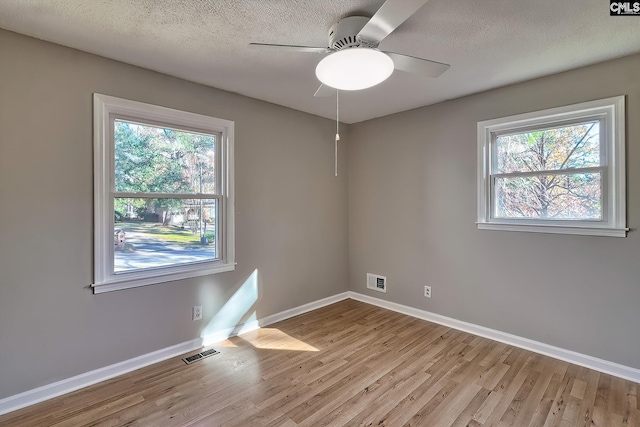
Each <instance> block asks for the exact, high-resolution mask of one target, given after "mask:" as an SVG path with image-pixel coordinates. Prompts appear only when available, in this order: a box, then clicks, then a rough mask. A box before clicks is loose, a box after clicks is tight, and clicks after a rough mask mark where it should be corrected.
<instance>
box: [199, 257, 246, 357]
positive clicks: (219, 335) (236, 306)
mask: <svg viewBox="0 0 640 427" xmlns="http://www.w3.org/2000/svg"><path fill="white" fill-rule="evenodd" d="M257 300H258V270H257V269H255V270H253V273H251V275H250V276H249V277H248V278H247V280H245V281H244V283H243V284H242V285H241V286H240V288H238V290H237V291H236V292H235V293H234V294H233V296H232V297H231V298H229V300H228V301H227V302H226V303H225V304H224V305H223V306H222V307H221V308H220V310H218V312H217V313H216V314H215V315H214V316H213V318H212V319H211V321H210V322H209V323H208V324H207V326H205V327H204V328H203V329H202V332H201V333H200V336H201V337H202V341H203V345H204V346H207V345H210V344H212V343H215V342H218V341H223V340H226V339H227V338H229V337H230V336H232V335H236V334H238V333H240V331H241V330H243V329H245V330H246V329H249V328H250V326H251V325H255V326H254V328H255V327H257V326H258V325H257V323H258V322H257V319H256V314H255V312H253V314H252V315H251V316H250V319H247V321H246V322H242V324H241V323H240V322H241V320H242V319H243V318H244V317H245V315H246V314H247V312H248V311H249V310H250V309H251V308H252V307H253V305H254V304H255V302H256V301H257Z"/></svg>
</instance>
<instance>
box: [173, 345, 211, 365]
mask: <svg viewBox="0 0 640 427" xmlns="http://www.w3.org/2000/svg"><path fill="white" fill-rule="evenodd" d="M214 354H220V352H219V351H217V350H214V349H212V348H210V349H209V350H205V351H203V352H201V353H196V354H192V355H191V356H188V357H184V358H182V360H183V361H184V363H186V364H187V365H190V364H192V363H193V362H197V361H198V360H202V359H204V358H206V357H209V356H213V355H214Z"/></svg>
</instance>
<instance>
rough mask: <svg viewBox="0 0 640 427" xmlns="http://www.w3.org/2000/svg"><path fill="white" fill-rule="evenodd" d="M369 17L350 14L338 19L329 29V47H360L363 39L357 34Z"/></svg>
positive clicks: (339, 48) (335, 48)
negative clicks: (358, 37)
mask: <svg viewBox="0 0 640 427" xmlns="http://www.w3.org/2000/svg"><path fill="white" fill-rule="evenodd" d="M369 19H370V18H367V17H366V16H348V17H346V18H343V19H341V20H340V21H338V22H337V23H336V24H334V25H333V26H332V27H331V28H330V29H329V47H330V48H331V49H334V50H341V49H346V48H350V47H359V46H360V45H361V41H360V40H358V39H357V37H356V36H357V34H358V33H359V32H360V30H361V29H362V28H363V27H364V26H365V24H366V23H367V22H369Z"/></svg>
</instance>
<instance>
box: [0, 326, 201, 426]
mask: <svg viewBox="0 0 640 427" xmlns="http://www.w3.org/2000/svg"><path fill="white" fill-rule="evenodd" d="M200 347H202V339H200V338H197V339H194V340H191V341H186V342H183V343H181V344H177V345H173V346H171V347H167V348H163V349H161V350H157V351H153V352H151V353H147V354H143V355H141V356H138V357H134V358H133V359H128V360H125V361H123V362H119V363H114V364H113V365H109V366H105V367H103V368H99V369H96V370H93V371H89V372H85V373H84V374H80V375H76V376H74V377H71V378H66V379H64V380H60V381H57V382H55V383H51V384H47V385H44V386H42V387H38V388H34V389H32V390H27V391H25V392H23V393H19V394H14V395H13V396H9V397H5V398H4V399H0V415H3V414H6V413H9V412H13V411H16V410H18V409H22V408H24V407H27V406H31V405H34V404H36V403H39V402H42V401H45V400H49V399H52V398H54V397H57V396H60V395H63V394H66V393H70V392H72V391H75V390H79V389H81V388H84V387H87V386H90V385H93V384H96V383H99V382H101V381H105V380H108V379H110V378H114V377H117V376H118V375H122V374H126V373H127V372H131V371H135V370H136V369H140V368H142V367H145V366H149V365H152V364H154V363H158V362H161V361H163V360H166V359H170V358H172V357H175V356H178V355H181V354H184V353H188V352H190V351H193V350H196V349H198V348H200Z"/></svg>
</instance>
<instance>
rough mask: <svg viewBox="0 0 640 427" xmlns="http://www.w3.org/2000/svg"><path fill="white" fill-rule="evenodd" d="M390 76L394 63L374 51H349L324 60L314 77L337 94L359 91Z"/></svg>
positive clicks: (341, 51) (365, 49)
mask: <svg viewBox="0 0 640 427" xmlns="http://www.w3.org/2000/svg"><path fill="white" fill-rule="evenodd" d="M391 73H393V60H392V59H391V58H389V56H387V55H385V54H384V53H382V52H380V51H379V50H376V49H369V48H362V47H358V48H350V49H345V50H339V51H338V52H335V53H332V54H331V55H329V56H327V57H326V58H324V59H323V60H322V61H320V63H319V64H318V66H317V67H316V76H317V77H318V79H319V80H320V81H321V82H322V83H323V84H325V85H327V86H330V87H333V88H336V89H340V90H360V89H366V88H368V87H371V86H375V85H377V84H379V83H382V82H383V81H385V80H386V79H387V78H388V77H389V76H390V75H391Z"/></svg>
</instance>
